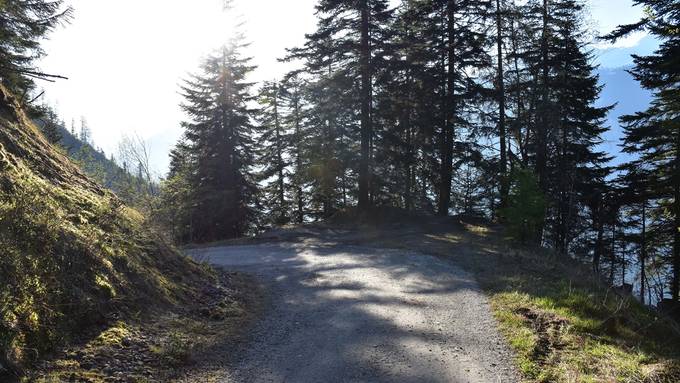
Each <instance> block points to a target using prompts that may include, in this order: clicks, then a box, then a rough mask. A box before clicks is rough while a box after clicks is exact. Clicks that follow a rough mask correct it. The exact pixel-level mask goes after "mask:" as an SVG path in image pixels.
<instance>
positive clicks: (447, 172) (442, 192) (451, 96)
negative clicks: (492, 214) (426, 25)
mask: <svg viewBox="0 0 680 383" xmlns="http://www.w3.org/2000/svg"><path fill="white" fill-rule="evenodd" d="M446 4H447V5H446V16H447V17H446V19H447V20H446V24H447V25H446V30H447V36H448V44H447V46H448V48H447V55H448V69H447V73H446V99H445V102H444V105H445V108H444V109H445V110H444V113H445V117H446V125H445V127H444V129H445V132H444V148H443V158H442V167H441V180H440V182H441V185H440V188H439V209H438V214H439V215H441V216H447V215H448V214H449V207H450V205H451V179H452V177H453V140H454V137H455V117H456V113H455V110H456V99H455V85H456V83H455V81H456V77H455V76H456V74H455V71H456V68H455V63H456V49H455V44H456V40H455V34H456V30H455V6H456V4H455V0H448V1H447V3H446Z"/></svg>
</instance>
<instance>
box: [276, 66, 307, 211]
mask: <svg viewBox="0 0 680 383" xmlns="http://www.w3.org/2000/svg"><path fill="white" fill-rule="evenodd" d="M303 92H304V84H303V82H302V81H301V80H300V78H299V76H298V75H296V74H294V73H293V74H291V75H290V76H287V77H286V79H285V81H284V83H283V89H282V92H281V99H282V102H283V104H284V106H285V108H286V109H287V110H288V113H287V114H286V115H285V116H284V117H283V121H284V124H285V126H287V128H288V131H289V150H290V153H289V155H290V165H291V170H290V172H291V175H290V188H291V190H292V193H293V204H294V209H293V210H294V211H295V213H294V215H293V216H294V219H295V222H297V223H303V222H304V221H305V211H306V208H307V193H306V192H305V189H306V188H307V184H308V177H307V172H306V169H307V168H308V167H309V161H308V156H307V153H308V145H307V144H306V143H307V134H306V133H307V132H306V129H305V127H306V123H305V122H306V118H305V115H306V110H305V100H304V97H303Z"/></svg>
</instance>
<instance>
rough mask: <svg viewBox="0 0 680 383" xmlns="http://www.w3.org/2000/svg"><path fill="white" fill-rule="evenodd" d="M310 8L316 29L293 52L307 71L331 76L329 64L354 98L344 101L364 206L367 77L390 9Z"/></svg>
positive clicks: (367, 3) (384, 5)
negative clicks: (352, 121)
mask: <svg viewBox="0 0 680 383" xmlns="http://www.w3.org/2000/svg"><path fill="white" fill-rule="evenodd" d="M316 10H317V15H318V18H319V22H318V30H317V31H316V32H315V33H313V34H310V35H307V39H308V42H307V44H306V46H305V49H302V50H297V51H294V55H295V56H296V57H298V58H305V59H306V61H307V68H309V69H311V71H313V72H314V71H315V72H318V71H320V70H321V71H323V70H326V69H328V70H329V73H328V77H329V79H330V78H333V77H335V74H334V73H333V70H337V71H339V72H340V73H338V75H340V77H339V78H337V79H338V80H341V83H344V84H339V85H344V86H346V87H348V88H346V91H347V92H351V93H353V97H354V99H355V100H358V102H356V101H355V102H354V103H350V104H349V105H346V107H350V108H351V109H353V110H352V113H356V115H358V116H359V142H360V156H359V161H358V191H357V200H358V204H359V206H361V207H366V206H368V205H369V204H370V203H371V195H370V189H371V182H372V177H371V172H372V170H371V168H372V165H371V163H372V145H373V138H374V132H373V102H372V100H373V83H374V80H375V73H376V67H377V65H379V61H380V55H379V54H378V52H379V51H380V50H381V46H382V45H383V44H384V42H385V41H386V39H384V38H383V37H384V36H383V35H384V33H385V26H386V25H387V21H388V20H389V19H390V18H391V14H392V12H391V10H390V9H389V7H388V1H387V0H359V1H352V2H348V1H342V0H321V1H319V3H318V5H317V6H316ZM333 66H335V69H334V68H333ZM342 80H346V81H342ZM333 122H335V121H332V120H328V121H327V123H330V124H332V123H333ZM342 176H343V177H344V176H345V175H344V174H343V175H342ZM341 181H342V180H341ZM345 198H346V192H345V191H343V199H345Z"/></svg>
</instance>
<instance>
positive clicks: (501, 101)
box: [496, 0, 509, 208]
mask: <svg viewBox="0 0 680 383" xmlns="http://www.w3.org/2000/svg"><path fill="white" fill-rule="evenodd" d="M496 50H497V56H498V80H497V81H498V85H497V86H498V89H497V93H498V94H497V95H498V137H499V139H500V143H499V145H500V149H501V158H500V160H501V163H500V175H501V208H504V207H506V205H507V199H508V192H509V182H508V181H509V180H508V157H507V153H506V150H507V146H506V127H505V78H504V76H503V75H504V70H503V29H502V15H501V0H496Z"/></svg>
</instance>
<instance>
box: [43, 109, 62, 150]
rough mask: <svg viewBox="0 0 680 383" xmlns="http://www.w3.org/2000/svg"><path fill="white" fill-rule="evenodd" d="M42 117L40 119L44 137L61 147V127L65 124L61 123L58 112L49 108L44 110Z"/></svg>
mask: <svg viewBox="0 0 680 383" xmlns="http://www.w3.org/2000/svg"><path fill="white" fill-rule="evenodd" d="M42 109H43V111H42V113H41V114H42V117H41V118H40V128H41V130H42V133H43V135H44V136H45V138H46V139H47V141H49V142H50V143H51V144H53V145H59V143H60V142H61V139H62V138H63V135H62V133H61V129H62V128H61V127H62V126H63V124H62V123H61V122H60V121H59V116H58V115H57V112H55V111H54V109H52V108H51V107H49V106H45V107H43V108H42Z"/></svg>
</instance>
